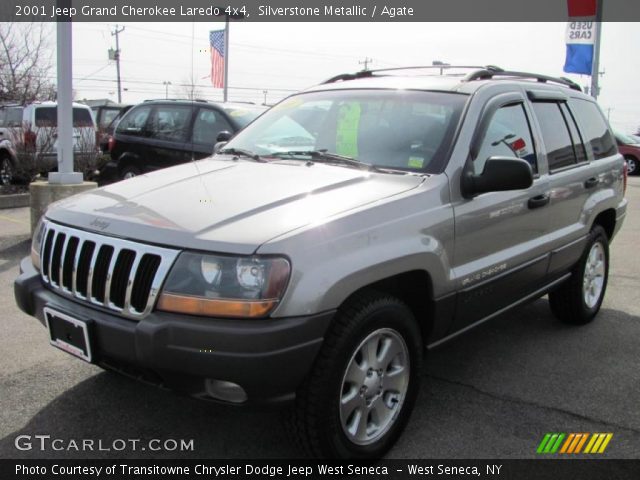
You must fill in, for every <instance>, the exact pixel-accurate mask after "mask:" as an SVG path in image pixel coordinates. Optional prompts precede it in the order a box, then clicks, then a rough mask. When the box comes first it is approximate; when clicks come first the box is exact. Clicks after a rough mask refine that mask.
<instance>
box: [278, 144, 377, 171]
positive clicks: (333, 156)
mask: <svg viewBox="0 0 640 480" xmlns="http://www.w3.org/2000/svg"><path fill="white" fill-rule="evenodd" d="M271 155H273V156H274V157H279V156H281V155H290V156H296V155H307V156H309V157H311V160H312V161H314V162H324V163H335V164H339V165H347V166H349V167H355V168H359V169H362V170H369V171H379V170H378V168H377V167H375V166H374V165H371V164H370V163H364V162H359V161H358V160H356V159H355V158H352V157H347V156H346V155H340V154H337V153H329V152H327V151H326V150H325V149H322V150H289V151H286V152H273V153H271Z"/></svg>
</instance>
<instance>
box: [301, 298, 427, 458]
mask: <svg viewBox="0 0 640 480" xmlns="http://www.w3.org/2000/svg"><path fill="white" fill-rule="evenodd" d="M421 338H422V337H421V334H420V330H419V328H418V326H417V324H416V321H415V319H414V317H413V314H412V313H411V311H410V310H409V308H408V307H407V306H406V305H405V304H404V303H402V302H401V301H400V300H398V299H396V298H395V297H391V296H387V295H384V294H374V293H367V294H359V295H357V296H355V297H353V298H352V299H351V300H350V301H348V302H347V303H346V304H345V305H343V306H342V307H341V308H340V309H339V310H338V312H337V314H336V318H335V320H334V323H333V326H332V327H331V329H330V331H329V333H328V334H327V336H326V338H325V342H324V344H323V347H322V349H321V351H320V353H319V354H318V358H317V360H316V363H315V365H314V368H313V370H312V372H311V374H310V375H309V377H308V378H307V380H306V381H305V383H304V384H303V386H302V387H301V388H300V389H299V391H298V395H297V398H296V406H295V413H294V419H293V422H292V426H293V428H294V433H295V435H296V436H297V438H298V440H299V442H300V444H302V445H303V446H304V447H305V449H306V450H307V453H310V454H312V455H314V456H319V457H329V458H379V457H380V456H382V455H383V454H384V453H385V452H386V451H387V450H388V449H389V448H391V446H392V445H393V444H394V442H395V441H396V439H397V438H398V436H399V435H400V433H401V432H402V430H403V429H404V427H405V425H406V423H407V421H408V419H409V415H410V414H411V410H412V409H413V405H414V403H415V398H416V395H417V393H418V383H419V372H420V368H421V363H422V340H421Z"/></svg>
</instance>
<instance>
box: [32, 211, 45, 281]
mask: <svg viewBox="0 0 640 480" xmlns="http://www.w3.org/2000/svg"><path fill="white" fill-rule="evenodd" d="M43 238H44V222H43V221H42V218H40V220H38V224H37V225H36V229H35V230H34V231H33V238H32V239H31V263H33V266H34V267H36V270H38V271H40V248H41V247H42V239H43Z"/></svg>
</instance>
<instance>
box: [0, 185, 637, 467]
mask: <svg viewBox="0 0 640 480" xmlns="http://www.w3.org/2000/svg"><path fill="white" fill-rule="evenodd" d="M627 198H628V200H629V208H628V215H627V219H626V222H625V225H624V227H623V229H622V231H621V232H620V234H619V235H618V237H617V238H616V239H615V241H614V243H613V245H612V247H611V270H610V277H609V286H608V291H607V296H606V298H605V302H604V305H603V308H602V311H601V312H600V314H599V317H598V318H597V320H596V321H595V322H594V323H592V324H590V325H588V326H585V327H570V326H566V325H563V324H561V323H559V322H557V321H556V320H555V319H554V318H553V317H552V315H551V313H550V311H549V309H548V305H547V300H546V298H543V299H540V300H537V301H536V302H534V303H532V304H529V305H526V306H524V307H521V308H519V309H517V310H513V311H511V312H508V313H507V314H504V315H502V316H500V317H499V318H496V319H494V320H492V321H491V322H488V323H485V324H484V325H482V326H480V327H479V328H477V329H475V330H472V331H471V332H469V333H467V334H465V335H463V336H461V337H459V338H458V339H456V340H454V341H452V342H450V343H448V344H445V345H443V346H441V347H439V348H438V349H436V350H434V351H432V352H430V353H429V355H428V357H427V360H428V362H427V368H426V370H425V372H424V374H423V377H424V378H423V380H424V381H423V386H422V391H421V392H420V396H419V399H418V405H417V406H416V409H415V411H414V413H413V416H412V418H411V421H410V424H409V426H408V428H407V430H406V432H405V433H404V435H403V436H402V437H401V439H400V441H399V442H398V443H397V445H396V446H395V447H394V448H393V450H392V451H391V452H390V454H389V457H392V458H533V457H536V453H535V450H536V448H537V446H538V444H539V443H540V440H541V439H542V437H543V436H544V434H545V433H547V432H611V433H613V439H612V440H611V442H610V444H609V446H608V448H607V450H606V453H605V454H604V456H606V458H640V408H638V402H639V400H640V368H639V366H640V344H639V341H640V293H639V292H640V255H637V250H638V247H639V245H640V243H639V242H638V239H639V238H640V212H638V208H637V206H638V205H639V204H640V178H638V177H634V178H630V179H629V186H628V189H627ZM28 215H29V212H28V209H26V208H21V209H12V210H0V232H1V233H0V312H1V313H0V328H1V331H2V335H0V457H1V458H48V457H55V458H65V457H75V458H82V457H92V458H122V457H143V458H147V457H149V458H151V457H167V458H189V457H198V458H274V457H281V458H287V457H297V456H299V455H300V454H299V452H298V451H297V450H296V448H295V446H294V445H293V444H292V443H290V442H289V440H288V439H287V437H286V433H285V430H284V429H283V428H281V420H282V418H281V415H282V414H281V413H280V412H275V411H247V410H244V409H238V408H231V407H223V406H220V405H215V404H210V403H205V402H201V401H197V400H194V399H190V398H185V397H181V396H178V395H176V394H174V393H172V392H168V391H163V390H160V389H157V388H154V387H150V386H147V385H144V384H140V383H137V382H135V381H133V380H129V379H127V378H122V377H120V376H117V375H115V374H112V373H107V372H104V371H102V370H101V369H100V368H98V367H96V366H94V365H90V364H86V363H83V362H82V361H79V360H77V359H75V358H72V357H71V356H69V355H67V354H66V353H63V352H62V351H59V350H57V349H55V348H53V347H50V346H49V345H48V342H47V335H46V331H45V329H44V328H43V327H42V326H41V325H40V323H38V322H37V321H36V320H35V319H33V318H31V317H29V316H27V315H25V314H23V313H22V312H20V311H19V310H18V308H17V307H16V306H15V302H14V299H13V280H14V278H15V277H16V276H17V275H18V263H19V260H20V259H21V258H22V257H24V256H26V255H27V254H28V251H29V217H28ZM487 301H490V299H488V300H487ZM19 435H31V436H33V435H50V436H51V437H52V438H61V439H65V440H67V441H68V440H71V439H76V440H81V439H94V440H95V441H96V442H97V441H98V440H103V441H104V442H105V444H107V445H110V444H112V442H113V440H115V439H143V440H149V439H160V440H166V439H175V440H178V441H179V440H180V439H186V440H190V439H193V441H194V442H193V445H194V449H193V451H188V452H180V451H168V452H166V451H165V452H163V451H153V452H152V451H149V449H147V450H145V451H142V450H138V451H133V450H131V449H126V450H124V451H116V452H114V451H93V452H90V453H87V452H77V451H75V450H74V449H71V450H68V451H66V450H64V451H52V450H47V451H44V452H41V451H39V450H36V449H32V450H24V451H23V450H18V449H17V448H16V447H15V439H16V437H17V436H19Z"/></svg>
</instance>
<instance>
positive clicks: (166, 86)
mask: <svg viewBox="0 0 640 480" xmlns="http://www.w3.org/2000/svg"><path fill="white" fill-rule="evenodd" d="M162 84H163V85H164V99H165V100H166V99H168V98H169V85H171V82H162Z"/></svg>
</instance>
